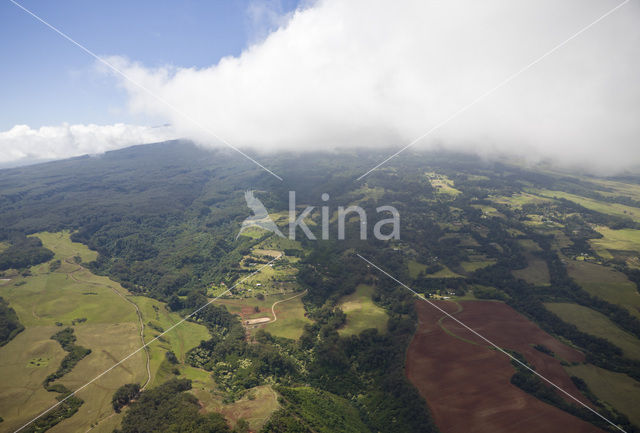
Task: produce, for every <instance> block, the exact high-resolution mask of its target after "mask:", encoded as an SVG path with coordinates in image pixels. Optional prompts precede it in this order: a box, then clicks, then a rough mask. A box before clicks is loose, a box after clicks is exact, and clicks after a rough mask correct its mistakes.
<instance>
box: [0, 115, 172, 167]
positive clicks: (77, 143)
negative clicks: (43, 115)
mask: <svg viewBox="0 0 640 433" xmlns="http://www.w3.org/2000/svg"><path fill="white" fill-rule="evenodd" d="M175 137H176V135H175V132H174V131H173V129H172V128H170V127H167V126H163V127H157V128H151V127H145V126H136V125H126V124H123V123H117V124H115V125H68V124H64V125H61V126H43V127H41V128H39V129H32V128H30V127H29V126H27V125H16V126H14V127H13V128H11V129H10V130H8V131H4V132H0V164H2V165H11V164H19V163H21V162H34V161H37V160H50V159H61V158H69V157H73V156H79V155H85V154H98V153H103V152H106V151H108V150H114V149H121V148H123V147H127V146H132V145H135V144H143V143H152V142H158V141H164V140H169V139H173V138H175Z"/></svg>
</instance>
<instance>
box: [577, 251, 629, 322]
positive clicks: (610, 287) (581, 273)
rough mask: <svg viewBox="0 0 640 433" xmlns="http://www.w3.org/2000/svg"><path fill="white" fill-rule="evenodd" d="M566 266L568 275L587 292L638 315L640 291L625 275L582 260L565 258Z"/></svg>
mask: <svg viewBox="0 0 640 433" xmlns="http://www.w3.org/2000/svg"><path fill="white" fill-rule="evenodd" d="M566 266H567V271H568V272H569V276H570V277H571V278H573V279H574V280H576V282H577V283H578V284H580V285H581V286H582V287H583V288H584V289H585V290H586V291H587V292H589V293H591V294H592V295H595V296H598V297H600V298H602V299H604V300H606V301H609V302H611V303H613V304H618V305H620V306H622V307H625V308H627V309H628V310H629V312H631V313H632V314H634V315H635V316H636V317H640V312H639V311H638V308H640V293H638V290H637V288H636V286H635V284H634V283H632V282H631V281H629V280H628V279H627V277H626V275H624V274H623V273H621V272H617V271H615V270H613V269H611V268H609V267H606V266H602V265H597V264H595V263H589V262H584V261H577V260H566Z"/></svg>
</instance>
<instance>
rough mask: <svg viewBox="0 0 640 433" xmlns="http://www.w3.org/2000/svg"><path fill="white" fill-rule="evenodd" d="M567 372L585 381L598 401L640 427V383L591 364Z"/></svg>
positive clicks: (568, 368)
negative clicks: (614, 409) (639, 406)
mask: <svg viewBox="0 0 640 433" xmlns="http://www.w3.org/2000/svg"><path fill="white" fill-rule="evenodd" d="M565 370H567V373H569V374H570V375H572V376H577V377H579V378H580V379H582V380H584V381H585V382H586V383H587V386H588V387H589V389H590V390H591V391H592V392H593V393H594V394H595V395H596V397H598V399H600V400H601V401H603V402H604V403H605V404H607V405H609V407H611V406H613V407H615V408H616V409H617V410H618V411H620V412H622V413H623V414H625V415H626V416H627V417H628V418H629V420H630V421H631V422H632V423H634V424H635V425H640V412H639V411H638V402H639V401H640V382H637V381H635V380H633V379H631V378H629V376H627V375H626V374H624V373H614V372H612V371H609V370H604V369H602V368H599V367H596V366H595V365H591V364H581V365H572V366H570V367H565Z"/></svg>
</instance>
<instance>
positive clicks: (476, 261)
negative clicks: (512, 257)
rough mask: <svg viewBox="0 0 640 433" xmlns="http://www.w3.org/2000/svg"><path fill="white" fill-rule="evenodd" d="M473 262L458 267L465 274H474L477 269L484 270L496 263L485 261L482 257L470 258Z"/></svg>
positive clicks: (491, 260)
mask: <svg viewBox="0 0 640 433" xmlns="http://www.w3.org/2000/svg"><path fill="white" fill-rule="evenodd" d="M472 259H473V260H471V261H468V262H462V263H460V266H461V267H462V269H463V270H464V271H465V272H469V273H470V272H474V271H477V270H478V269H482V268H486V267H487V266H491V265H493V264H495V263H496V261H495V260H493V259H487V258H485V257H483V256H478V257H472Z"/></svg>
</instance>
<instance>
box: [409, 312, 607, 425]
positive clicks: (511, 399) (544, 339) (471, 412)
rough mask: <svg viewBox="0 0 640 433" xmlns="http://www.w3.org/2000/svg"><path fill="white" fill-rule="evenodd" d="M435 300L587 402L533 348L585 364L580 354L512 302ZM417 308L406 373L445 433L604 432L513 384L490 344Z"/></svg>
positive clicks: (504, 361) (507, 365) (440, 316)
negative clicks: (548, 350)
mask: <svg viewBox="0 0 640 433" xmlns="http://www.w3.org/2000/svg"><path fill="white" fill-rule="evenodd" d="M432 302H433V301H432ZM434 303H435V304H437V305H438V306H439V307H440V308H442V309H444V310H445V311H447V312H449V313H451V314H454V312H455V316H456V318H458V319H459V320H460V321H462V322H463V323H465V324H466V325H467V326H469V327H471V328H472V329H474V330H476V331H477V332H478V333H479V334H481V335H483V336H484V337H486V338H488V339H489V340H491V341H492V342H493V343H495V344H497V345H498V346H500V347H502V348H504V349H512V350H516V351H518V352H520V353H522V354H523V355H524V356H525V357H526V359H527V361H529V363H531V364H532V365H534V366H535V368H536V371H538V372H539V373H540V374H542V375H543V376H545V377H546V378H547V379H549V380H551V381H552V382H554V383H555V384H556V385H558V386H560V387H561V388H562V389H564V390H565V391H567V392H569V393H570V394H571V395H573V396H575V397H576V398H579V399H580V400H581V401H583V402H585V403H587V401H586V399H585V398H584V397H582V395H581V394H580V392H579V391H578V390H577V389H576V387H575V386H574V385H573V382H571V379H570V378H569V376H568V375H567V374H566V372H565V371H564V370H563V368H562V366H561V364H560V362H559V361H557V360H556V359H554V358H552V357H550V356H548V355H545V354H543V353H542V352H539V351H537V350H536V349H534V348H533V347H532V345H534V344H542V345H544V346H546V347H547V348H549V349H551V350H552V351H553V352H554V353H556V355H557V356H559V357H560V358H562V359H564V360H566V361H569V362H573V361H582V360H583V354H582V353H580V352H578V351H576V350H574V349H572V348H570V347H569V346H567V345H565V344H563V343H561V342H559V341H557V340H556V339H555V338H553V337H551V336H550V335H549V334H547V333H546V332H544V331H543V330H542V329H540V328H539V327H538V326H537V325H536V324H534V323H533V322H531V321H530V320H528V319H527V318H526V317H524V316H522V315H521V314H519V313H518V312H516V311H515V310H513V309H512V308H511V307H509V306H508V305H506V304H503V303H500V302H489V301H463V302H460V303H459V304H456V303H454V302H450V301H435V302H434ZM460 307H462V311H459V308H460ZM416 310H417V312H418V318H419V327H418V330H417V331H416V334H415V336H414V338H413V340H412V341H411V344H410V345H409V348H408V350H407V360H406V375H407V377H408V378H409V380H410V381H411V382H412V383H413V384H414V386H416V388H417V389H418V391H419V392H420V394H421V395H422V396H423V397H424V398H425V400H426V401H427V402H428V404H429V409H430V410H431V413H432V415H433V417H434V419H435V422H436V425H437V426H438V428H439V429H440V431H442V432H443V433H469V432H478V433H483V432H487V433H500V432H505V433H506V432H509V433H512V432H519V433H550V432H558V433H573V432H575V433H585V432H600V433H602V432H603V430H600V429H598V428H596V427H595V426H593V425H591V424H589V423H587V422H585V421H582V420H580V419H579V418H576V417H574V416H572V415H570V414H568V413H566V412H564V411H562V410H560V409H557V408H555V407H553V406H551V405H548V404H546V403H543V402H541V401H540V400H538V399H536V398H535V397H533V396H531V395H529V394H527V393H525V392H524V391H522V390H520V389H519V388H517V387H516V386H514V385H511V383H510V382H509V380H510V379H511V376H512V375H513V373H514V372H515V369H514V367H513V366H512V365H511V361H510V359H509V358H508V357H507V356H506V355H504V354H503V353H500V352H498V351H497V350H492V349H489V345H488V343H486V342H485V341H483V340H482V339H480V338H479V337H476V336H475V335H474V334H472V333H471V332H470V331H468V330H466V329H465V328H463V327H462V326H460V325H458V324H457V323H456V322H455V321H453V320H452V319H450V318H448V317H446V316H445V315H444V314H443V313H441V312H440V311H438V310H436V309H435V308H434V307H432V306H431V305H429V304H428V303H426V302H424V301H417V302H416ZM443 317H444V318H443ZM443 327H444V328H445V329H446V330H445V329H443ZM451 334H454V335H451ZM465 340H467V341H465ZM474 343H475V344H474ZM566 398H567V399H569V397H566ZM569 400H570V399H569ZM574 403H575V402H574ZM575 404H577V403H575Z"/></svg>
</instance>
